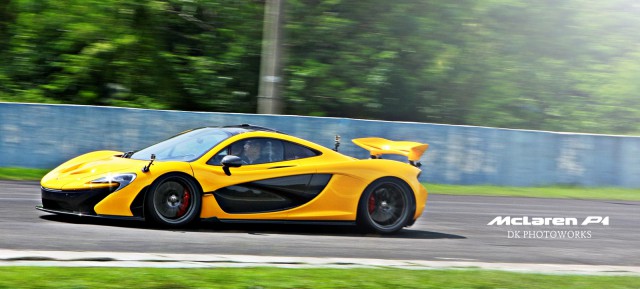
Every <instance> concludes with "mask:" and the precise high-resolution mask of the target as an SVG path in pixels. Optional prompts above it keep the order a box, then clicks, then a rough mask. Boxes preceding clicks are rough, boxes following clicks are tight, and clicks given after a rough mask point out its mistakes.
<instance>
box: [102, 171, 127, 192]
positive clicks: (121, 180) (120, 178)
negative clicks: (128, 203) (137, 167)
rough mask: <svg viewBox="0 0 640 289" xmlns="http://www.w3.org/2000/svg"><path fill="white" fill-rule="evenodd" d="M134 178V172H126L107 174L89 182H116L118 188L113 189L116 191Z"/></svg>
mask: <svg viewBox="0 0 640 289" xmlns="http://www.w3.org/2000/svg"><path fill="white" fill-rule="evenodd" d="M135 179H136V174H134V173H127V174H117V175H107V176H104V177H102V178H99V179H95V180H93V181H91V183H92V184H116V185H118V188H117V189H115V191H117V190H120V189H122V188H124V187H126V186H127V185H129V184H130V183H131V182H133V180H135ZM115 191H114V192H115Z"/></svg>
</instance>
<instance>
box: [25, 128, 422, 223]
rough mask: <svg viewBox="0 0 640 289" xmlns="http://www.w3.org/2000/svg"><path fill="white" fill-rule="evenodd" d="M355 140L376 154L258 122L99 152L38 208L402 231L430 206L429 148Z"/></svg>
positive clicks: (165, 219) (69, 168)
mask: <svg viewBox="0 0 640 289" xmlns="http://www.w3.org/2000/svg"><path fill="white" fill-rule="evenodd" d="M353 142H354V143H355V144H357V145H358V146H360V147H362V148H364V149H367V150H368V151H369V152H370V155H371V158H369V159H355V158H353V157H350V156H346V155H344V154H342V153H339V152H338V151H337V148H338V146H339V140H338V139H336V147H335V148H334V149H330V148H326V147H323V146H321V145H318V144H315V143H312V142H309V141H306V140H303V139H300V138H297V137H294V136H291V135H287V134H284V133H281V132H278V131H275V130H271V129H267V128H263V127H257V126H251V125H239V126H229V127H204V128H198V129H193V130H189V131H186V132H183V133H181V134H179V135H177V136H174V137H172V138H169V139H167V140H165V141H162V142H159V143H157V144H155V145H152V146H150V147H147V148H144V149H141V150H139V151H135V152H118V151H96V152H91V153H87V154H84V155H81V156H78V157H76V158H73V159H71V160H69V161H67V162H65V163H63V164H61V165H60V166H58V167H57V168H55V169H53V170H52V171H51V172H49V173H48V174H47V175H45V176H44V177H43V179H42V181H41V186H42V187H41V194H42V205H41V206H37V209H39V210H42V211H45V212H49V213H55V214H71V215H77V216H92V217H101V218H122V219H144V220H146V221H149V222H152V223H155V224H158V225H161V226H165V227H181V226H186V225H188V224H190V223H192V222H194V221H197V220H200V219H216V220H218V221H221V222H239V221H242V222H292V223H299V222H309V223H332V224H340V223H341V224H357V225H359V226H361V227H362V228H364V229H366V230H368V231H374V232H378V233H393V232H397V231H398V230H401V229H402V228H403V227H406V226H410V225H412V224H413V223H414V222H415V220H416V219H417V218H418V217H419V216H420V215H421V214H422V212H423V210H424V208H425V204H426V200H427V191H426V189H425V188H424V187H423V186H422V185H421V184H420V182H419V181H418V176H419V174H420V172H421V170H420V168H419V162H418V160H419V159H420V157H421V155H422V154H423V153H424V151H425V150H426V149H427V147H428V145H427V144H422V143H417V142H407V141H390V140H386V139H382V138H360V139H354V140H353ZM385 154H398V155H403V156H406V157H407V158H408V161H409V163H406V162H400V161H397V160H390V159H382V158H381V156H382V155H385Z"/></svg>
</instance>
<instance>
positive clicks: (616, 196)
mask: <svg viewBox="0 0 640 289" xmlns="http://www.w3.org/2000/svg"><path fill="white" fill-rule="evenodd" d="M424 185H425V187H426V188H427V191H429V193H431V194H445V195H476V196H508V197H534V198H561V199H600V200H626V201H640V189H624V188H584V187H562V186H557V187H499V186H488V185H487V186H457V185H441V184H424Z"/></svg>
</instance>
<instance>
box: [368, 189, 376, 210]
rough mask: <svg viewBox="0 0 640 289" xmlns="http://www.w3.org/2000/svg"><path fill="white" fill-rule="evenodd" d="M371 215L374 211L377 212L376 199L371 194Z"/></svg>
mask: <svg viewBox="0 0 640 289" xmlns="http://www.w3.org/2000/svg"><path fill="white" fill-rule="evenodd" d="M368 209H369V214H373V211H375V210H376V197H375V196H374V195H373V194H371V196H370V197H369V206H368Z"/></svg>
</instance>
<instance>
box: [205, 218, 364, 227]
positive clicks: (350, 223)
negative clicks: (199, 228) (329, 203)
mask: <svg viewBox="0 0 640 289" xmlns="http://www.w3.org/2000/svg"><path fill="white" fill-rule="evenodd" d="M202 220H204V221H212V222H220V223H225V224H282V225H324V226H354V225H356V222H354V221H297V220H245V219H218V218H216V217H213V218H205V219H202Z"/></svg>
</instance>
